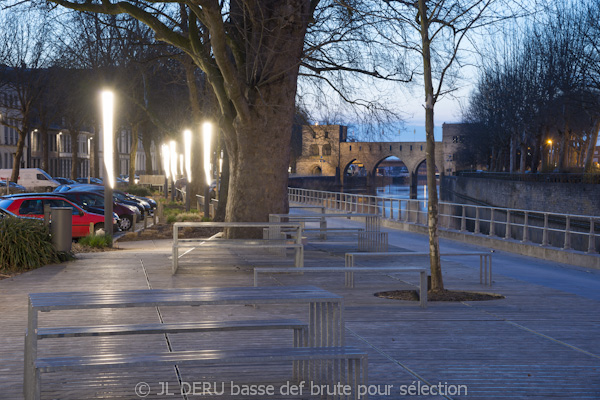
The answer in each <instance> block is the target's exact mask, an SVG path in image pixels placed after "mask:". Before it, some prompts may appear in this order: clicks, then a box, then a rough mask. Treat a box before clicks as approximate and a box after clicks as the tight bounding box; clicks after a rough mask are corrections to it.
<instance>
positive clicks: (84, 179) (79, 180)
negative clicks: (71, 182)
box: [75, 178, 103, 185]
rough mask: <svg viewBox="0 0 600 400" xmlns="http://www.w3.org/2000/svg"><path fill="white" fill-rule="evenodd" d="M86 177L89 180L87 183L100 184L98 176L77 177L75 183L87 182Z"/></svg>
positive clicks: (100, 180)
mask: <svg viewBox="0 0 600 400" xmlns="http://www.w3.org/2000/svg"><path fill="white" fill-rule="evenodd" d="M88 179H89V180H90V181H89V183H90V184H92V185H102V184H103V183H102V179H99V178H77V179H75V180H76V181H77V182H75V183H81V184H88Z"/></svg>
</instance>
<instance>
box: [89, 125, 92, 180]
mask: <svg viewBox="0 0 600 400" xmlns="http://www.w3.org/2000/svg"><path fill="white" fill-rule="evenodd" d="M91 161H92V137H91V136H88V184H91V183H92V164H91Z"/></svg>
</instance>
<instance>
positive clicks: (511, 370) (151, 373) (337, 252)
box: [0, 239, 600, 400]
mask: <svg viewBox="0 0 600 400" xmlns="http://www.w3.org/2000/svg"><path fill="white" fill-rule="evenodd" d="M423 240H425V239H423ZM392 244H394V245H395V247H391V249H390V251H403V250H406V251H409V250H410V249H407V248H403V247H402V245H401V243H392ZM122 247H127V248H128V250H119V251H113V252H105V253H93V254H85V255H81V257H80V259H79V260H78V261H75V262H71V263H65V264H61V265H53V266H47V267H44V268H41V269H39V270H36V271H32V272H29V273H26V274H23V275H20V276H17V277H15V278H11V279H6V280H3V281H0V318H1V321H2V323H1V325H0V344H1V346H0V399H11V400H12V399H22V384H23V383H22V379H23V337H24V331H25V327H26V318H27V307H26V306H27V293H30V292H45V291H73V290H78V291H80V290H107V289H145V288H155V289H159V288H173V287H196V286H223V287H226V286H252V285H253V281H252V279H253V276H252V269H251V265H250V263H248V262H247V260H243V261H241V262H239V263H234V265H232V266H229V267H222V268H208V267H206V268H205V267H200V268H199V271H198V272H197V273H185V274H176V275H174V276H173V275H171V268H170V266H171V261H170V258H169V257H170V242H169V241H159V242H156V243H152V242H131V243H126V244H123V245H122ZM346 247H347V248H346ZM350 248H352V244H351V243H349V244H348V246H345V245H344V244H343V243H342V244H340V243H336V244H335V245H331V246H328V244H327V243H315V244H309V245H307V247H306V252H305V260H306V266H319V267H327V266H343V265H344V257H343V252H344V251H352V250H349V249H350ZM188 256H192V257H193V253H191V254H189V255H188ZM228 256H232V254H229V255H228ZM502 257H503V255H502V254H497V255H495V256H494V260H495V261H496V259H497V258H498V259H501V258H502ZM511 257H513V258H514V256H511ZM192 259H193V258H192ZM519 259H520V260H521V262H522V263H523V264H524V265H525V264H526V263H536V260H534V259H528V258H525V257H520V258H519ZM373 262H376V261H368V262H367V261H365V263H364V264H363V263H362V262H361V263H358V264H359V265H368V264H369V263H373ZM386 262H388V261H386ZM403 262H404V264H403V265H414V266H423V262H424V260H423V259H422V258H417V257H415V258H414V259H413V258H411V257H408V258H407V259H406V260H403ZM200 270H201V271H200ZM444 279H445V284H446V286H447V287H448V288H450V289H463V290H473V291H493V292H495V293H500V294H503V295H505V296H506V299H503V300H495V301H489V302H465V303H429V307H428V308H427V309H426V310H422V309H420V308H419V306H418V303H417V302H402V301H394V300H387V299H381V298H376V297H374V296H373V293H374V292H377V291H383V290H393V289H402V288H407V289H408V288H414V287H415V286H416V285H418V277H417V276H411V274H388V273H375V274H369V275H368V276H367V275H365V274H357V279H356V282H357V284H356V288H355V289H347V288H345V287H344V282H343V279H341V278H340V276H339V274H335V275H331V276H329V274H319V275H311V274H307V275H303V276H302V275H284V274H270V275H269V274H267V275H265V276H263V277H262V278H261V285H301V284H311V285H315V286H319V287H322V288H324V289H327V290H330V291H332V292H334V293H337V294H341V295H343V296H344V298H345V304H346V316H345V317H346V341H347V344H348V345H351V346H357V347H359V348H361V349H363V350H365V351H367V352H368V353H369V384H370V385H377V386H373V388H376V389H379V390H380V391H383V390H384V388H385V385H393V387H392V388H391V389H390V392H389V393H383V394H380V395H373V396H371V397H370V398H371V399H399V398H405V397H412V396H409V395H408V394H407V395H406V396H402V395H401V393H402V392H401V391H402V390H403V388H404V390H410V389H411V385H416V386H415V388H418V387H421V393H423V389H422V388H423V387H424V386H426V385H435V386H436V387H438V388H441V389H443V390H446V392H447V393H448V394H447V395H445V396H440V395H421V396H414V397H415V398H418V399H525V398H534V399H535V398H538V399H547V398H556V399H599V398H600V340H599V338H600V302H598V301H594V300H590V299H586V298H584V297H580V296H576V295H574V294H570V293H566V292H562V291H559V290H555V289H551V288H548V287H546V286H542V285H535V284H531V283H527V282H523V281H520V280H516V279H512V278H507V277H505V276H503V275H502V271H501V270H496V271H495V275H494V286H493V288H492V289H489V288H486V287H484V286H482V285H480V284H479V274H478V268H475V267H474V266H469V265H466V264H463V263H461V262H460V260H458V259H453V260H446V261H445V262H444ZM590 279H596V280H598V281H599V282H600V275H599V274H598V273H597V272H594V271H593V272H592V273H590ZM305 314H306V310H304V309H300V308H298V307H297V306H260V307H258V308H254V307H251V306H250V305H248V306H214V307H170V308H164V309H160V310H156V309H151V308H148V309H143V310H140V309H135V310H131V309H129V310H123V309H119V310H96V311H85V312H82V311H77V312H75V311H73V312H63V313H49V314H47V315H44V314H42V315H41V317H40V323H41V324H43V325H44V326H53V325H54V326H61V325H62V326H64V325H70V324H75V323H80V324H85V323H86V321H94V323H96V322H97V321H98V319H99V318H100V319H102V320H103V321H106V322H112V323H133V322H135V323H144V322H159V321H161V320H162V321H164V322H176V321H182V320H190V321H192V320H198V321H199V320H222V319H227V318H231V317H232V316H239V317H240V318H245V319H266V318H298V319H302V318H305ZM291 339H292V337H291V332H286V331H269V332H227V333H218V334H216V333H202V334H177V335H169V336H168V341H167V339H166V338H165V337H164V336H161V335H146V336H143V337H140V336H137V337H135V336H134V337H116V338H115V337H101V338H76V339H68V340H65V339H45V340H43V341H41V342H40V355H43V356H48V355H55V354H65V355H77V354H89V353H104V352H106V353H108V352H114V351H120V350H123V351H126V352H132V351H144V350H146V349H150V350H151V351H161V350H165V351H166V350H167V349H168V348H169V346H170V347H171V348H172V349H177V350H182V349H202V348H215V347H218V348H229V349H233V348H236V347H246V346H255V345H256V346H258V345H260V344H261V343H262V344H263V345H264V343H265V342H269V343H272V345H273V346H274V347H275V346H278V345H281V346H286V345H288V346H289V345H290V344H291ZM67 343H68V345H67ZM290 370H291V368H289V367H288V366H281V365H273V366H265V368H260V369H257V368H254V367H252V368H248V367H244V366H240V367H228V368H211V369H210V370H207V369H199V368H185V369H181V370H179V371H175V370H174V369H173V368H170V367H169V368H152V370H148V371H144V370H131V371H127V372H124V371H118V372H102V373H100V372H94V373H76V374H68V376H66V375H64V374H63V375H61V374H57V373H55V374H47V375H45V376H44V380H43V382H44V383H43V393H42V394H43V396H42V398H43V399H77V400H80V399H98V398H103V399H135V398H138V396H136V394H135V390H134V389H135V387H136V384H139V383H140V382H146V383H148V385H149V390H150V392H151V393H150V395H148V396H147V397H146V398H148V399H173V398H178V399H179V398H183V397H182V396H181V395H179V392H180V389H179V381H180V380H181V381H183V382H186V383H193V382H200V381H201V382H213V381H220V380H223V381H225V382H229V381H234V382H235V383H239V384H242V383H263V382H278V385H281V384H282V383H285V381H286V380H288V379H289V377H290V376H291V375H290V374H291V372H290ZM166 385H168V388H169V392H171V393H172V394H163V395H157V393H159V392H160V391H161V390H163V389H164V388H165V386H166ZM459 385H462V386H459ZM219 388H220V386H219ZM457 388H462V392H461V394H452V391H453V390H454V391H456V390H457ZM464 388H466V391H467V394H466V395H465V389H464ZM229 390H230V388H229V387H228V386H226V392H227V393H229ZM188 398H189V399H199V398H212V396H188ZM219 398H222V397H219ZM234 398H237V399H242V398H251V397H248V396H238V397H234ZM256 398H262V399H287V398H297V397H290V396H263V397H260V396H259V397H256Z"/></svg>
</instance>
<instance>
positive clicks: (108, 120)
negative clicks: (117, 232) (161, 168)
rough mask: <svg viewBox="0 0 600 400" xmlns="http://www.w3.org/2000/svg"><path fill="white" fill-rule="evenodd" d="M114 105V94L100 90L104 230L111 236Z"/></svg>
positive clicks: (113, 177)
mask: <svg viewBox="0 0 600 400" xmlns="http://www.w3.org/2000/svg"><path fill="white" fill-rule="evenodd" d="M114 107H115V95H114V94H113V92H111V91H108V90H105V91H103V92H102V127H103V136H104V137H103V145H104V171H105V176H104V232H106V234H107V235H109V237H111V238H112V235H113V188H114V187H115V170H114V168H115V166H114V158H113V155H114V148H113V135H114V127H113V121H114Z"/></svg>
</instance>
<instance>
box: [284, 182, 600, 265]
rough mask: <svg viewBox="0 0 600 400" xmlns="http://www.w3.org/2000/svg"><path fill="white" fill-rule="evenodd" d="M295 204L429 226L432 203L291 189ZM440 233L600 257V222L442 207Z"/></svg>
mask: <svg viewBox="0 0 600 400" xmlns="http://www.w3.org/2000/svg"><path fill="white" fill-rule="evenodd" d="M288 194H289V200H290V202H298V203H303V204H312V205H319V206H323V207H326V208H327V209H330V210H337V211H344V212H356V213H370V214H378V215H379V216H380V217H381V218H384V219H388V220H391V221H398V222H403V223H408V224H415V225H422V226H426V225H427V201H426V200H409V199H397V198H388V197H379V196H369V195H358V194H350V193H340V192H326V191H319V190H311V189H299V188H288ZM438 228H439V229H444V230H451V231H458V232H465V233H468V232H470V233H474V234H480V235H488V236H490V237H494V238H497V239H504V240H512V241H520V242H522V243H529V244H537V245H541V246H550V247H557V248H562V249H564V250H571V249H572V250H577V251H583V252H587V253H590V254H597V253H598V249H599V248H600V216H591V215H574V214H559V213H551V212H543V211H535V210H520V209H512V208H501V207H489V206H478V205H469V204H459V203H449V202H439V215H438Z"/></svg>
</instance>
